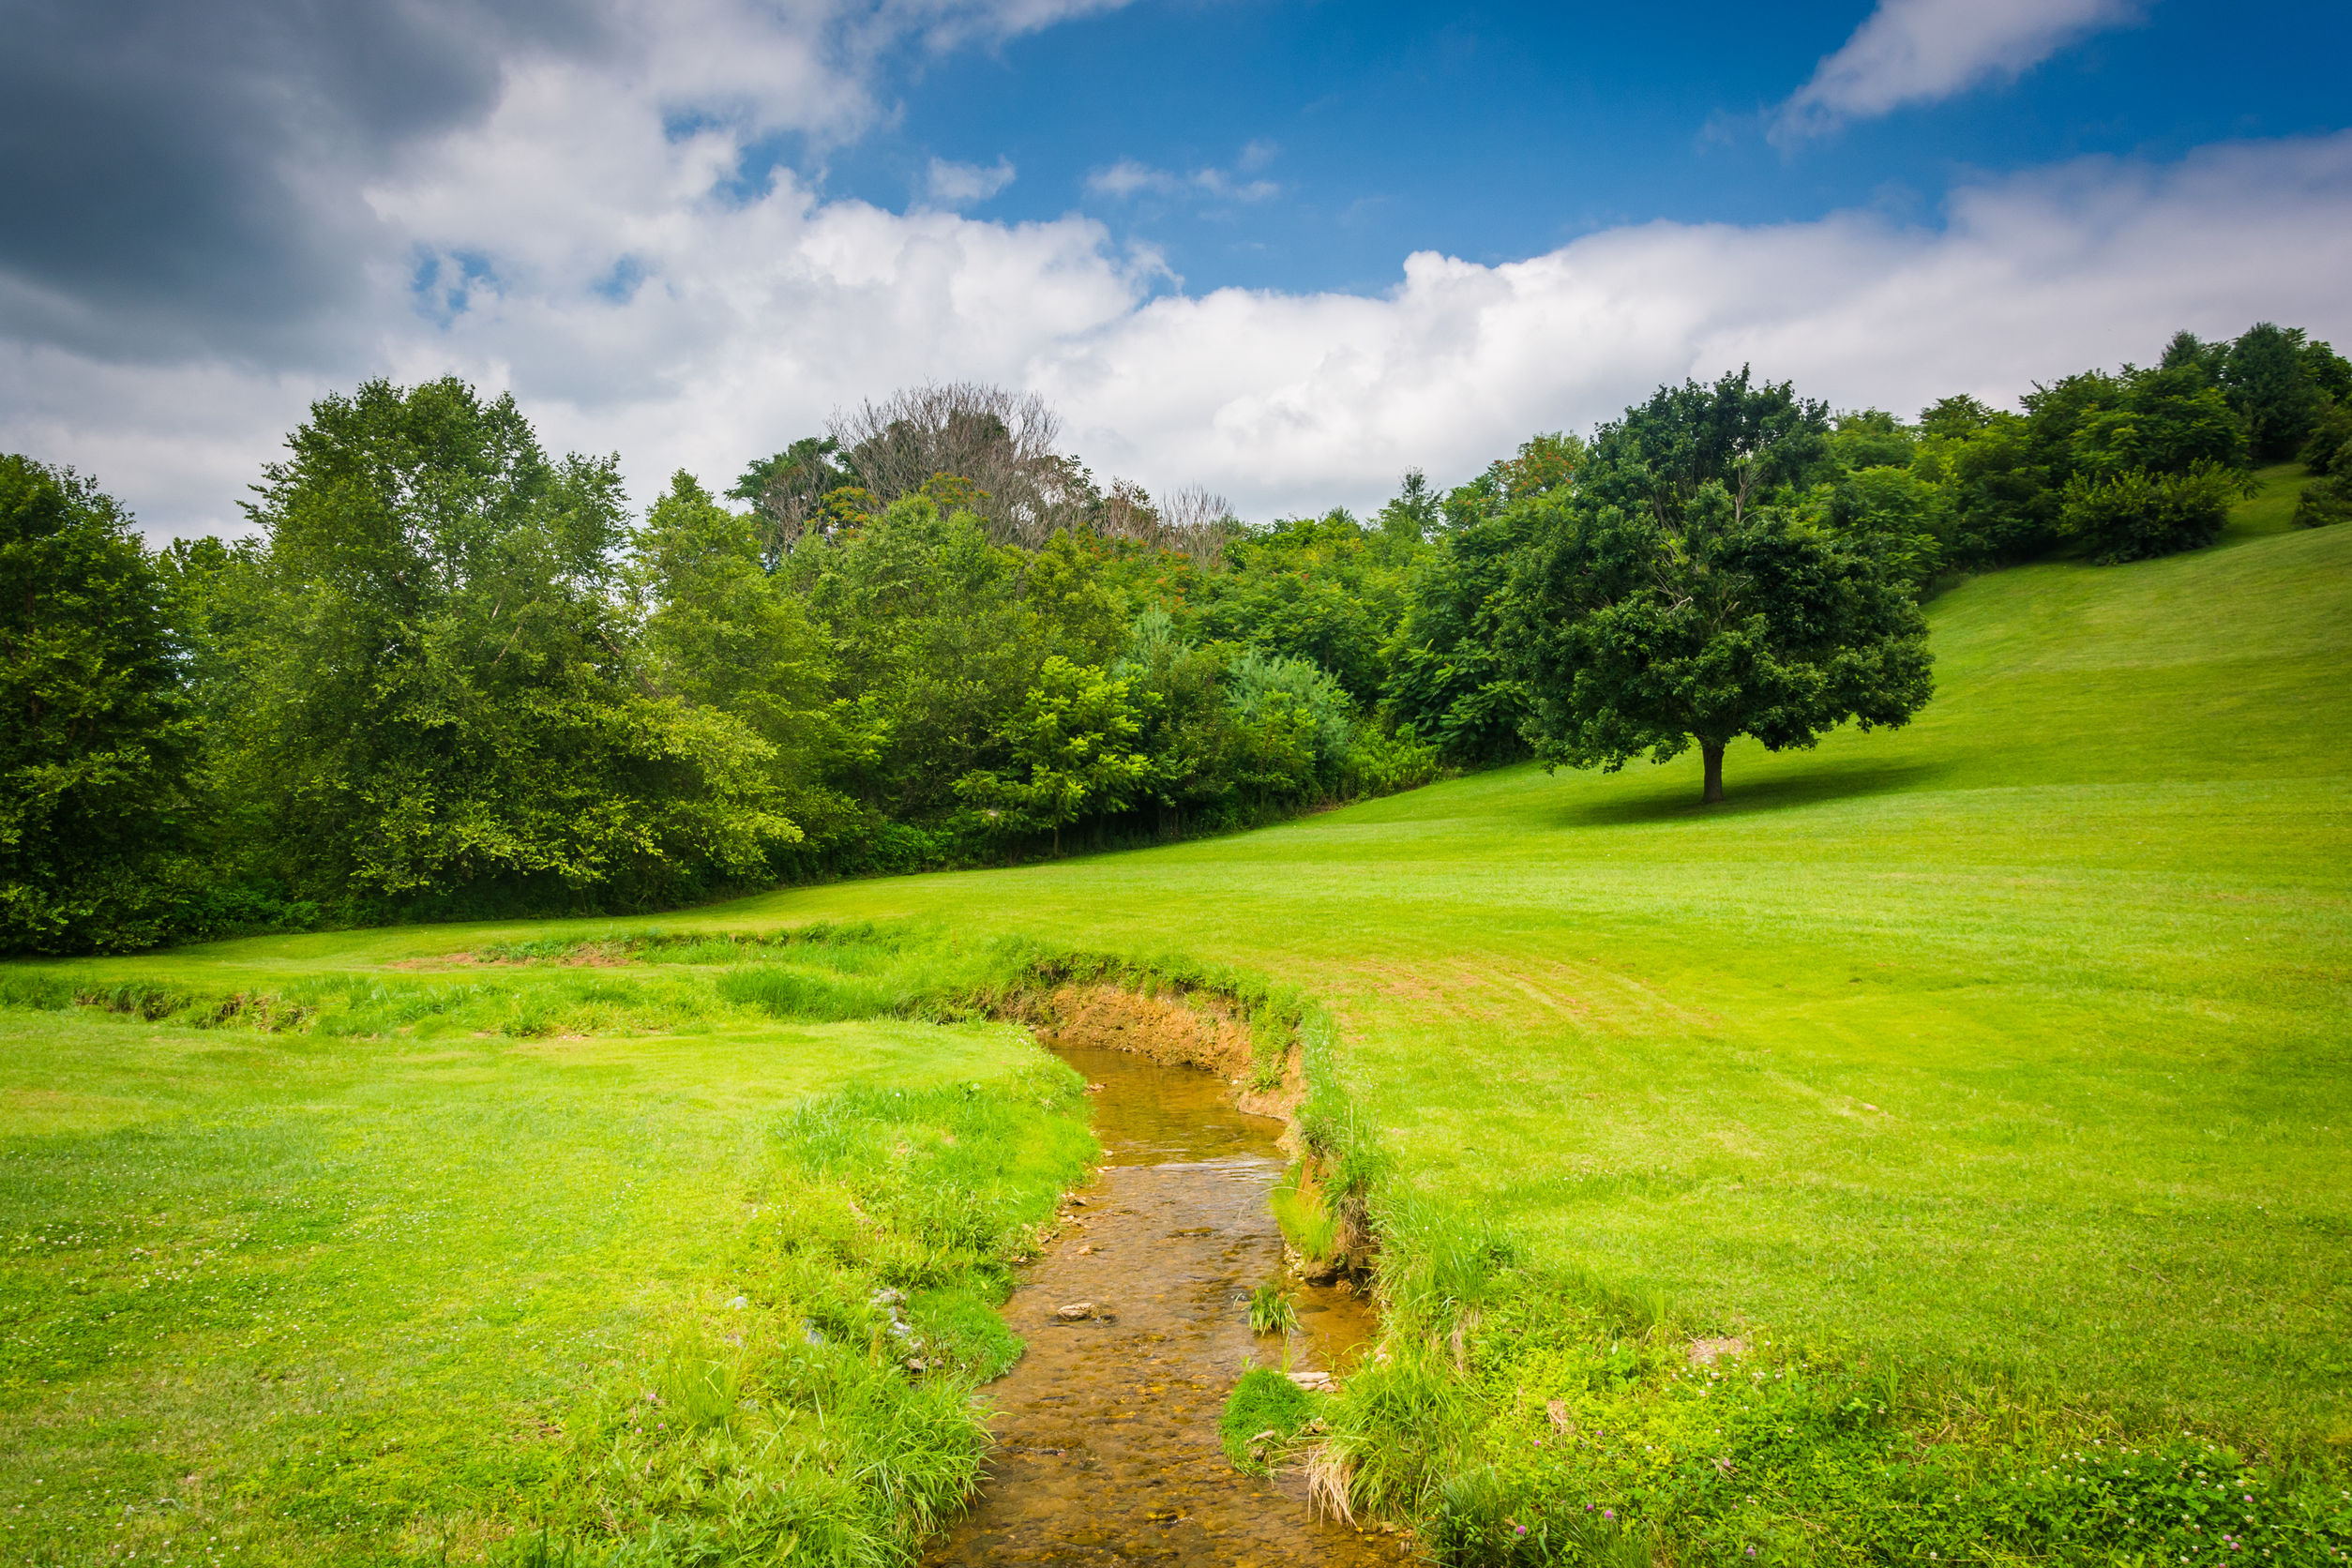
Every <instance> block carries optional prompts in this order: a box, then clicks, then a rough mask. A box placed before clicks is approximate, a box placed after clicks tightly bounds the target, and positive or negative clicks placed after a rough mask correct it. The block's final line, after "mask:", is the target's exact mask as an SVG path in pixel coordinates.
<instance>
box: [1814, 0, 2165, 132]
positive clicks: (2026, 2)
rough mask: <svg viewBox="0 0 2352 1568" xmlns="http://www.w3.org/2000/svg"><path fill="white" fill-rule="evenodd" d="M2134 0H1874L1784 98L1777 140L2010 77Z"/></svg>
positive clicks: (2134, 6)
mask: <svg viewBox="0 0 2352 1568" xmlns="http://www.w3.org/2000/svg"><path fill="white" fill-rule="evenodd" d="M2140 11H2141V6H2140V0H1879V3H1878V8H1877V10H1875V11H1873V12H1871V13H1870V15H1869V17H1868V18H1867V19H1865V20H1864V21H1863V23H1862V25H1861V26H1860V27H1858V28H1856V29H1855V30H1854V36H1853V37H1852V38H1848V39H1847V40H1846V43H1845V45H1844V46H1843V47H1842V48H1840V49H1839V50H1838V51H1837V53H1834V54H1831V55H1829V56H1827V57H1825V58H1824V59H1823V60H1822V61H1821V63H1820V65H1818V66H1817V67H1816V68H1815V69H1814V72H1813V79H1812V80H1811V81H1810V82H1807V83H1805V84H1804V85H1803V86H1802V87H1801V88H1799V89H1798V90H1797V92H1796V93H1795V95H1794V96H1792V97H1791V98H1789V99H1788V101H1787V103H1785V104H1783V105H1782V106H1781V108H1780V111H1779V113H1777V115H1775V117H1774V119H1773V122H1772V136H1773V138H1774V140H1776V141H1781V142H1787V141H1789V140H1792V139H1796V138H1802V137H1805V136H1812V135H1818V134H1820V133H1822V132H1824V131H1828V130H1831V129H1833V128H1836V127H1838V126H1840V125H1842V124H1844V123H1845V122H1847V121H1848V120H1856V119H1869V118H1872V117H1874V116H1876V115H1879V114H1885V113H1890V112H1891V111H1892V110H1895V109H1899V108H1901V107H1903V106H1904V105H1906V104H1913V103H1931V102H1934V101H1935V100H1937V99H1938V98H1951V97H1953V96H1954V95H1956V94H1959V93H1963V92H1966V91H1968V89H1969V88H1971V87H1974V86H1977V85H1979V84H1981V83H1984V82H1988V81H1991V80H1993V79H1995V78H1998V77H2009V78H2014V77H2016V76H2018V75H2020V74H2021V73H2023V72H2024V71H2026V70H2028V69H2029V68H2032V67H2034V66H2037V65H2039V64H2041V63H2042V62H2043V61H2044V60H2046V59H2048V58H2049V57H2050V56H2051V55H2053V54H2055V53H2058V51H2059V50H2060V49H2063V48H2064V47H2065V46H2066V45H2068V44H2070V43H2073V41H2074V40H2076V39H2077V38H2082V37H2084V36H2085V35H2087V34H2089V33H2094V32H2097V31H2100V30H2101V29H2103V28H2107V27H2114V26H2118V25H2120V24H2122V23H2129V22H2136V21H2137V20H2139V16H2140Z"/></svg>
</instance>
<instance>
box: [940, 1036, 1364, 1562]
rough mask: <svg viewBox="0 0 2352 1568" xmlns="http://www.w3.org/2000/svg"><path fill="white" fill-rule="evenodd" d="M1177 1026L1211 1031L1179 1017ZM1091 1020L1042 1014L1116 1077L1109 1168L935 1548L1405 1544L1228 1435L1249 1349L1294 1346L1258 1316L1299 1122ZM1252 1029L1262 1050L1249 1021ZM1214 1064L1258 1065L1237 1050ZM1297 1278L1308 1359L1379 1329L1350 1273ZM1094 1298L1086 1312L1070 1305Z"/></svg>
mask: <svg viewBox="0 0 2352 1568" xmlns="http://www.w3.org/2000/svg"><path fill="white" fill-rule="evenodd" d="M1074 1000H1075V999H1074ZM1138 1000H1148V999H1138ZM1113 1017H1123V1018H1128V1019H1129V1020H1130V1021H1131V1023H1132V1020H1133V1019H1134V1014H1133V1013H1132V1011H1130V1010H1126V1009H1123V1008H1120V1007H1118V1006H1116V1005H1115V1004H1114V1005H1112V1006H1110V1007H1108V1009H1107V1010H1106V1011H1105V1012H1104V1013H1103V1014H1102V1016H1100V1017H1098V1018H1097V1019H1096V1025H1097V1027H1098V1028H1099V1027H1100V1026H1101V1025H1102V1024H1103V1023H1106V1022H1108V1020H1109V1019H1110V1018H1113ZM1159 1022H1160V1023H1161V1024H1162V1025H1164V1026H1165V1027H1166V1029H1167V1030H1168V1031H1169V1032H1171V1033H1176V1032H1182V1031H1184V1030H1187V1029H1193V1030H1196V1035H1195V1037H1196V1038H1197V1037H1198V1033H1197V1026H1195V1025H1192V1024H1189V1023H1187V1022H1186V1020H1184V1019H1183V1018H1176V1017H1174V1016H1173V1015H1160V1016H1159ZM1129 1032H1130V1033H1133V1030H1132V1028H1131V1029H1130V1031H1129ZM1039 1033H1040V1034H1041V1036H1044V1037H1046V1038H1047V1039H1048V1041H1049V1042H1053V1041H1057V1040H1058V1041H1060V1042H1061V1043H1060V1044H1058V1046H1057V1054H1059V1055H1061V1056H1062V1057H1063V1059H1064V1060H1065V1061H1068V1062H1069V1063H1071V1064H1072V1065H1074V1066H1076V1067H1077V1068H1078V1070H1079V1071H1080V1072H1082V1073H1084V1074H1086V1076H1087V1078H1088V1080H1089V1081H1090V1082H1093V1083H1099V1084H1101V1085H1102V1086H1103V1088H1102V1091H1101V1093H1099V1094H1098V1095H1097V1096H1096V1102H1095V1103H1096V1111H1095V1131H1096V1134H1097V1136H1099V1137H1100V1138H1101V1139H1102V1141H1103V1146H1104V1150H1105V1164H1106V1167H1107V1168H1106V1169H1105V1170H1104V1172H1103V1176H1102V1179H1101V1181H1099V1182H1098V1183H1096V1184H1095V1185H1093V1187H1091V1188H1089V1189H1087V1191H1086V1192H1085V1193H1084V1194H1083V1195H1082V1196H1083V1197H1084V1199H1085V1201H1084V1203H1083V1204H1079V1205H1075V1206H1074V1207H1073V1211H1072V1213H1073V1215H1074V1220H1075V1223H1073V1224H1072V1225H1071V1226H1070V1227H1069V1228H1068V1229H1067V1230H1066V1231H1065V1233H1064V1234H1063V1236H1062V1238H1061V1239H1060V1240H1058V1241H1057V1242H1056V1243H1055V1244H1054V1245H1053V1246H1052V1247H1051V1248H1050V1249H1049V1250H1048V1252H1047V1254H1046V1255H1045V1257H1043V1258H1042V1259H1040V1260H1039V1261H1038V1262H1037V1263H1036V1264H1035V1265H1034V1266H1033V1268H1032V1269H1031V1270H1030V1272H1029V1275H1028V1277H1027V1279H1026V1280H1025V1281H1024V1282H1023V1283H1022V1285H1021V1287H1020V1289H1018V1291H1016V1292H1015V1294H1014V1296H1013V1299H1012V1301H1011V1302H1010V1303H1008V1304H1007V1305H1006V1307H1005V1318H1006V1320H1007V1321H1008V1322H1009V1323H1010V1324H1011V1325H1012V1328H1013V1331H1014V1332H1015V1333H1016V1334H1019V1335H1020V1336H1021V1337H1022V1338H1023V1339H1025V1340H1026V1341H1028V1344H1029V1351H1028V1354H1026V1355H1025V1356H1023V1357H1022V1359H1021V1361H1020V1363H1019V1364H1018V1365H1017V1366H1016V1367H1015V1368H1014V1369H1013V1370H1012V1371H1011V1372H1010V1373H1008V1374H1007V1375H1006V1376H1005V1377H1004V1378H1003V1379H1001V1380H999V1381H998V1382H997V1383H995V1384H994V1385H993V1386H992V1387H991V1388H990V1389H989V1391H988V1392H989V1394H990V1395H991V1397H992V1398H993V1399H994V1401H995V1404H996V1409H997V1416H996V1420H995V1423H994V1425H995V1429H996V1433H997V1437H998V1440H999V1441H1000V1443H1001V1444H1002V1446H1001V1447H1000V1448H999V1450H998V1452H997V1454H996V1455H995V1457H994V1458H993V1459H992V1460H991V1461H990V1463H989V1466H988V1474H987V1479H986V1481H985V1483H984V1491H983V1494H982V1500H981V1502H980V1503H979V1505H978V1506H977V1507H975V1508H974V1509H973V1510H972V1513H971V1514H969V1515H966V1516H965V1517H964V1518H963V1519H962V1520H961V1521H960V1522H959V1523H958V1524H957V1527H956V1529H955V1530H953V1532H952V1533H951V1534H950V1535H949V1536H948V1537H947V1538H946V1540H945V1541H944V1542H943V1543H942V1545H939V1546H937V1547H936V1548H934V1549H933V1551H932V1552H931V1553H930V1554H929V1557H928V1559H927V1560H928V1561H929V1562H930V1563H931V1564H934V1565H935V1568H948V1565H951V1564H952V1565H955V1568H967V1565H969V1568H980V1565H981V1564H1003V1563H1041V1564H1042V1563H1054V1564H1073V1565H1077V1564H1086V1565H1096V1564H1102V1565H1108V1564H1114V1563H1117V1564H1128V1563H1137V1562H1153V1563H1172V1564H1178V1565H1183V1568H1190V1565H1193V1564H1199V1565H1202V1568H1206V1565H1208V1564H1217V1565H1219V1568H1238V1565H1244V1564H1252V1565H1257V1568H1273V1565H1274V1564H1290V1563H1301V1562H1315V1563H1332V1564H1339V1565H1343V1568H1344V1565H1348V1564H1357V1563H1373V1562H1395V1561H1396V1560H1398V1558H1399V1556H1400V1555H1401V1554H1400V1551H1399V1548H1398V1545H1397V1544H1396V1542H1395V1540H1394V1538H1392V1537H1389V1536H1386V1535H1383V1534H1381V1533H1380V1532H1379V1531H1377V1530H1374V1531H1370V1532H1368V1533H1367V1532H1359V1531H1357V1530H1353V1529H1350V1528H1349V1527H1346V1526H1343V1525H1339V1524H1336V1523H1332V1522H1328V1521H1323V1522H1319V1521H1317V1520H1315V1519H1314V1518H1312V1517H1311V1516H1310V1515H1309V1511H1308V1508H1307V1501H1306V1489H1305V1485H1304V1482H1303V1481H1302V1480H1301V1479H1300V1478H1299V1477H1297V1476H1296V1475H1286V1476H1279V1477H1276V1478H1275V1479H1274V1480H1273V1481H1265V1480H1260V1479H1257V1478H1253V1477H1249V1476H1242V1475H1236V1474H1235V1473H1234V1472H1233V1470H1232V1468H1231V1467H1230V1466H1229V1464H1227V1462H1226V1459H1225V1455H1224V1454H1223V1452H1222V1451H1221V1450H1220V1449H1219V1448H1218V1446H1217V1433H1216V1425H1217V1416H1218V1414H1219V1412H1220V1410H1222V1409H1223V1406H1224V1402H1225V1396H1226V1394H1227V1392H1228V1391H1229V1390H1230V1388H1231V1387H1232V1385H1233V1381H1234V1380H1235V1378H1236V1377H1238V1376H1239V1374H1240V1372H1241V1368H1242V1365H1243V1364H1244V1358H1246V1357H1249V1356H1252V1355H1255V1356H1256V1358H1257V1359H1258V1361H1259V1363H1260V1364H1275V1365H1278V1364H1280V1362H1281V1357H1282V1343H1281V1341H1280V1339H1279V1338H1278V1337H1269V1338H1264V1339H1260V1338H1257V1337H1255V1336H1253V1335H1252V1334H1251V1333H1250V1327H1249V1309H1248V1304H1247V1301H1246V1297H1247V1294H1248V1291H1249V1289H1250V1288H1251V1287H1252V1286H1255V1285H1258V1284H1260V1283H1262V1282H1264V1281H1267V1280H1272V1279H1274V1278H1276V1277H1277V1276H1278V1275H1279V1274H1280V1271H1281V1267H1282V1235H1281V1231H1280V1230H1279V1229H1277V1228H1276V1226H1275V1224H1274V1216H1273V1214H1272V1213H1271V1212H1270V1211H1269V1209H1268V1208H1267V1203H1266V1195H1267V1192H1268V1191H1269V1189H1271V1188H1272V1187H1273V1186H1274V1184H1275V1182H1277V1181H1278V1180H1280V1178H1281V1175H1282V1168H1283V1162H1282V1157H1281V1153H1280V1148H1279V1142H1278V1140H1279V1138H1280V1137H1281V1134H1282V1131H1283V1124H1282V1123H1280V1122H1278V1121H1275V1120H1273V1119H1271V1118H1268V1117H1265V1116H1259V1115H1251V1114H1247V1113H1245V1112H1244V1111H1242V1110H1240V1109H1238V1108H1236V1107H1235V1106H1234V1105H1233V1104H1232V1093H1233V1092H1232V1089H1231V1087H1230V1086H1229V1084H1228V1083H1227V1082H1226V1081H1224V1079H1223V1078H1217V1077H1212V1076H1211V1075H1210V1074H1209V1073H1204V1072H1201V1071H1199V1070H1197V1069H1194V1068H1188V1067H1185V1066H1174V1065H1168V1064H1165V1063H1168V1062H1185V1061H1188V1060H1189V1061H1199V1058H1198V1057H1187V1056H1185V1055H1183V1054H1178V1053H1177V1052H1176V1051H1174V1050H1173V1049H1169V1050H1168V1052H1167V1054H1165V1055H1163V1054H1162V1053H1161V1052H1159V1051H1145V1052H1136V1051H1129V1050H1121V1049H1107V1048H1102V1047H1101V1046H1099V1045H1095V1046H1091V1047H1090V1046H1082V1045H1078V1044H1074V1043H1071V1041H1072V1037H1073V1035H1075V1034H1077V1033H1078V1031H1074V1030H1069V1029H1067V1028H1065V1029H1063V1030H1062V1031H1056V1032H1051V1033H1049V1032H1048V1030H1046V1029H1043V1028H1041V1029H1040V1030H1039ZM1097 1037H1098V1038H1099V1035H1098V1036H1097ZM1176 1043H1177V1041H1176V1040H1174V1039H1173V1038H1170V1039H1168V1040H1165V1041H1164V1042H1163V1044H1164V1046H1167V1047H1172V1046H1174V1045H1175V1044H1176ZM1240 1043H1241V1046H1242V1049H1243V1051H1244V1055H1243V1057H1242V1059H1241V1060H1242V1062H1243V1063H1246V1061H1247V1056H1246V1050H1247V1033H1246V1031H1245V1030H1243V1031H1241V1041H1240ZM1201 1065H1207V1066H1212V1067H1214V1069H1215V1070H1217V1071H1219V1072H1221V1073H1224V1074H1225V1075H1226V1076H1227V1077H1235V1076H1241V1073H1240V1072H1238V1071H1232V1070H1230V1069H1231V1067H1232V1065H1233V1064H1232V1063H1230V1061H1229V1060H1228V1061H1223V1062H1220V1061H1216V1060H1214V1058H1213V1059H1212V1060H1211V1061H1209V1062H1203V1063H1201ZM1294 1288H1296V1289H1298V1291H1299V1317H1300V1321H1301V1325H1302V1328H1303V1330H1304V1333H1303V1334H1300V1335H1298V1336H1297V1337H1295V1338H1294V1339H1293V1341H1292V1360H1291V1364H1292V1366H1293V1367H1294V1368H1296V1369H1299V1370H1333V1369H1336V1368H1339V1367H1342V1366H1344V1365H1345V1364H1348V1363H1349V1359H1350V1352H1351V1351H1352V1350H1353V1349H1355V1348H1356V1347H1358V1346H1361V1345H1364V1344H1367V1343H1368V1342H1369V1341H1370V1339H1371V1338H1372V1335H1373V1329H1374V1325H1373V1320H1372V1316H1371V1313H1370V1312H1369V1310H1368V1309H1367V1308H1366V1306H1365V1305H1364V1303H1363V1302H1362V1301H1361V1300H1360V1299H1359V1298H1357V1297H1356V1296H1354V1295H1353V1294H1351V1293H1350V1292H1349V1291H1347V1290H1346V1289H1344V1288H1334V1289H1310V1288H1304V1287H1294ZM1079 1305H1084V1306H1086V1307H1088V1308H1089V1309H1090V1310H1089V1312H1088V1314H1087V1315H1086V1316H1083V1317H1078V1318H1075V1319H1073V1318H1070V1317H1065V1316H1064V1315H1063V1312H1062V1309H1063V1308H1064V1307H1076V1306H1079Z"/></svg>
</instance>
